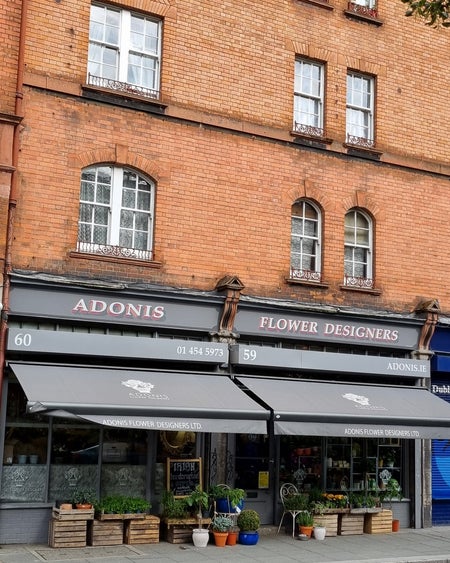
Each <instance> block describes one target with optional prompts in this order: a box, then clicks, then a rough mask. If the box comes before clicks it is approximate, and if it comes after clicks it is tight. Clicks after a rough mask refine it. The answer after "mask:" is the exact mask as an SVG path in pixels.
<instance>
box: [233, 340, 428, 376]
mask: <svg viewBox="0 0 450 563" xmlns="http://www.w3.org/2000/svg"><path fill="white" fill-rule="evenodd" d="M230 362H231V363H232V364H236V365H237V364H243V365H252V366H255V367H276V368H279V369H296V370H304V371H320V372H327V371H330V372H332V371H333V372H336V371H339V372H350V373H360V374H374V375H392V376H406V377H415V378H417V377H420V378H427V377H429V376H430V362H429V361H428V360H413V359H409V358H387V357H383V356H363V355H358V354H338V353H334V352H313V351H310V350H292V349H285V348H273V347H271V346H244V345H242V344H237V345H234V346H231V347H230Z"/></svg>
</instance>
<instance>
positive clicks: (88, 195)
mask: <svg viewBox="0 0 450 563" xmlns="http://www.w3.org/2000/svg"><path fill="white" fill-rule="evenodd" d="M94 193H95V191H94V184H92V182H81V199H82V200H84V201H94Z"/></svg>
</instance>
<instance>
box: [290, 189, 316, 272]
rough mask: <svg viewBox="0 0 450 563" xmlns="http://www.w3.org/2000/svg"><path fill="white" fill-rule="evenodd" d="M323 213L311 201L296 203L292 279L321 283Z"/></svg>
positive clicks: (292, 236)
mask: <svg viewBox="0 0 450 563" xmlns="http://www.w3.org/2000/svg"><path fill="white" fill-rule="evenodd" d="M321 230H322V228H321V213H320V210H319V209H318V208H317V207H316V205H314V204H313V203H311V202H310V201H307V200H304V199H301V200H298V201H296V202H295V203H294V204H293V206H292V211H291V273H290V277H291V279H299V280H304V281H315V282H320V279H321V274H320V271H321Z"/></svg>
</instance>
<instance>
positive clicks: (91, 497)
mask: <svg viewBox="0 0 450 563" xmlns="http://www.w3.org/2000/svg"><path fill="white" fill-rule="evenodd" d="M96 500H97V496H96V494H95V492H94V491H93V490H92V489H75V490H74V491H73V492H72V496H71V499H70V502H71V503H72V504H94V503H95V501H96Z"/></svg>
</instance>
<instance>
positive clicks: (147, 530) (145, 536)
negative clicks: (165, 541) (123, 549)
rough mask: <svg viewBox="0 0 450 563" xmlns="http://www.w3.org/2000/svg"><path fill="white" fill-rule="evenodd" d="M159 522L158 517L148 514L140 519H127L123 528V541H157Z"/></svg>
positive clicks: (128, 542) (135, 542) (131, 542)
mask: <svg viewBox="0 0 450 563" xmlns="http://www.w3.org/2000/svg"><path fill="white" fill-rule="evenodd" d="M159 524H160V520H159V518H158V517H157V516H152V515H150V514H147V515H146V516H145V517H144V518H142V519H135V520H127V521H126V522H125V528H124V543H126V544H138V543H158V542H159Z"/></svg>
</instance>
